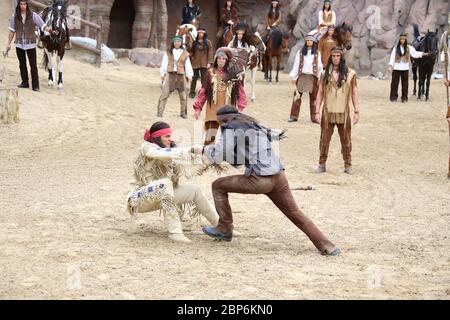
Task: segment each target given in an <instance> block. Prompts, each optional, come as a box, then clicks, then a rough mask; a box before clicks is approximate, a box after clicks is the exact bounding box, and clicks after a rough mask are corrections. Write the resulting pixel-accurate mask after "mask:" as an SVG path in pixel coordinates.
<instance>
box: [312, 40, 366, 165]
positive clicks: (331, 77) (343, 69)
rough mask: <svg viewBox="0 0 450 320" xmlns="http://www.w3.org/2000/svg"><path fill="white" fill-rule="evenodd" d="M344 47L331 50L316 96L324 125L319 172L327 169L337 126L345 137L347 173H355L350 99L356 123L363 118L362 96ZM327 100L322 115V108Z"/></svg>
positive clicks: (344, 152)
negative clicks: (360, 107) (346, 60)
mask: <svg viewBox="0 0 450 320" xmlns="http://www.w3.org/2000/svg"><path fill="white" fill-rule="evenodd" d="M343 54H344V52H343V50H342V49H341V48H338V47H335V48H333V49H332V50H331V57H330V60H329V61H328V65H327V67H326V69H325V71H324V72H323V74H322V76H321V81H320V84H319V91H318V94H317V99H316V112H315V113H316V116H315V121H316V122H317V123H319V124H321V129H322V130H321V134H320V158H319V166H318V168H317V170H316V172H317V173H322V172H325V171H326V162H327V158H328V150H329V148H330V141H331V137H332V135H333V131H334V127H335V126H336V127H337V129H338V133H339V137H340V139H341V148H342V149H341V152H342V156H343V158H344V163H345V166H344V167H345V169H344V172H345V173H347V174H352V156H351V152H352V140H351V128H352V123H351V120H350V99H352V102H353V107H354V116H353V123H354V124H357V123H358V121H359V98H358V92H357V87H356V72H355V71H354V70H352V69H350V68H348V67H347V66H346V62H345V59H344V56H343ZM322 102H323V112H322V116H321V114H320V109H321V106H322Z"/></svg>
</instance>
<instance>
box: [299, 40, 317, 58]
mask: <svg viewBox="0 0 450 320" xmlns="http://www.w3.org/2000/svg"><path fill="white" fill-rule="evenodd" d="M316 50H317V42H314V41H313V45H312V47H311V54H312V55H314V54H315V53H316ZM302 54H303V56H306V55H307V54H308V46H307V45H306V41H305V45H304V46H303V48H302Z"/></svg>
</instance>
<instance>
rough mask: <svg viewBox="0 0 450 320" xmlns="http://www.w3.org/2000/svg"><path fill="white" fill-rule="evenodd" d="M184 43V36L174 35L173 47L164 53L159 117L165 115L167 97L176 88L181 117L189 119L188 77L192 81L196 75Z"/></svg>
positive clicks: (161, 70) (161, 69)
mask: <svg viewBox="0 0 450 320" xmlns="http://www.w3.org/2000/svg"><path fill="white" fill-rule="evenodd" d="M182 43H183V38H182V37H180V36H175V37H173V39H172V47H171V48H170V49H169V50H168V51H167V52H166V53H164V57H163V60H162V63H161V68H160V73H161V82H162V84H163V85H162V93H161V96H160V98H159V102H158V113H157V117H162V116H163V113H164V109H165V107H166V103H167V99H168V98H169V96H170V94H171V93H172V92H174V91H175V90H176V91H178V95H179V96H180V109H181V110H180V117H182V118H183V119H187V94H186V91H187V90H186V86H187V84H186V79H187V80H188V82H190V81H191V80H192V77H193V76H194V71H193V70H192V65H191V61H190V60H189V53H188V52H187V51H186V50H184V49H183V48H182Z"/></svg>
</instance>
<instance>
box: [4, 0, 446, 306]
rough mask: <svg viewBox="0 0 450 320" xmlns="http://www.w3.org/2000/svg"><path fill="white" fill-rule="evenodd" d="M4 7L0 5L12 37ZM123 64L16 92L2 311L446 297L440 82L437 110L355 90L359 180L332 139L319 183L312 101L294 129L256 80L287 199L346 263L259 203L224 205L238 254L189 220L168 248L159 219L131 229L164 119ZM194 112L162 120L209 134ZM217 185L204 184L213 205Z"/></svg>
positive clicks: (80, 67)
mask: <svg viewBox="0 0 450 320" xmlns="http://www.w3.org/2000/svg"><path fill="white" fill-rule="evenodd" d="M8 3H9V2H8ZM8 3H7V4H5V2H4V1H2V4H1V5H0V25H1V26H3V30H6V29H5V26H6V23H7V22H6V21H7V14H8V12H10V11H9V8H8V7H7V6H8ZM6 36H7V35H6V32H2V33H1V35H0V44H1V48H3V47H4V45H5V44H6ZM2 50H3V49H2ZM41 56H42V52H41V51H40V52H39V59H40V58H41ZM0 63H1V64H4V65H5V66H6V70H7V78H6V82H7V83H8V84H10V85H16V84H17V83H19V82H20V76H19V69H18V61H17V59H16V57H15V52H13V51H12V52H11V54H10V57H9V58H7V59H6V60H3V58H1V60H0ZM119 63H120V65H119V66H114V65H105V66H103V67H102V68H101V69H97V68H95V67H93V66H91V65H88V64H85V63H80V62H77V61H74V60H72V59H71V58H70V57H69V58H67V59H66V61H65V65H64V71H65V72H64V78H65V88H64V90H62V91H59V92H58V91H57V90H56V89H49V88H47V86H46V77H47V74H46V72H45V71H44V70H42V69H40V70H39V72H40V80H41V92H40V93H34V92H33V91H31V90H30V89H28V90H21V91H20V93H19V94H20V100H21V122H20V124H12V125H3V124H1V125H0V275H1V279H0V298H1V299H16V298H19V299H22V298H24V299H174V298H179V299H329V298H331V299H334V298H337V299H356V298H363V299H369V298H374V299H433V298H437V299H448V298H449V297H450V255H449V252H450V239H449V223H450V210H449V205H450V183H449V181H448V180H447V161H448V150H449V148H448V144H449V141H448V126H447V124H446V122H445V120H444V114H445V112H446V107H445V91H444V87H443V85H442V81H433V82H432V87H431V101H430V102H417V101H416V99H415V98H413V97H411V100H410V102H409V103H408V104H401V103H390V102H389V101H388V88H389V81H371V80H360V81H359V88H360V100H361V110H362V111H361V123H360V124H359V125H357V126H356V127H355V128H354V130H353V146H354V150H353V158H354V175H353V176H347V175H345V174H344V173H343V163H342V160H341V155H340V143H339V139H338V135H337V133H335V136H334V138H333V141H332V147H331V150H330V157H329V162H328V170H329V171H328V173H326V174H323V175H316V174H314V173H313V168H314V166H315V165H316V163H317V159H318V155H319V153H318V151H319V150H318V144H319V135H320V128H319V126H318V125H314V124H311V123H310V122H308V117H309V112H308V111H307V108H308V107H307V103H305V104H304V109H303V110H302V114H301V121H300V122H299V123H294V124H288V123H287V122H286V120H287V118H288V115H289V109H290V103H291V99H292V92H293V87H292V85H291V83H290V80H289V78H288V76H287V75H286V74H282V75H281V80H280V83H279V84H276V85H275V84H274V85H266V84H264V82H263V80H262V74H261V73H259V74H258V84H257V102H255V103H249V106H248V108H247V112H248V113H249V114H251V115H253V116H255V117H257V118H259V119H261V120H262V121H263V122H264V123H265V124H267V125H269V126H271V127H274V128H284V127H286V128H288V129H289V131H288V136H289V139H287V140H284V141H283V142H282V143H281V145H280V154H281V158H282V160H283V163H284V165H285V166H286V172H287V175H288V177H289V180H290V184H291V187H292V188H295V187H301V186H307V185H314V186H316V190H314V191H293V193H294V196H295V198H296V199H297V201H298V204H299V206H300V207H301V209H302V210H304V212H305V213H306V214H307V215H309V216H310V217H311V218H312V219H313V221H315V222H316V223H317V225H318V226H319V227H320V228H321V229H322V230H323V231H324V232H325V233H326V234H327V235H329V237H330V239H331V240H332V241H333V242H335V243H336V244H337V245H338V246H339V247H340V248H341V249H342V252H343V253H342V255H341V256H339V257H335V258H326V257H323V256H321V255H320V254H318V252H317V251H316V249H315V248H314V246H313V245H312V244H311V243H310V242H309V240H308V239H307V238H306V236H305V235H304V234H303V233H301V232H300V231H299V230H297V229H296V228H295V226H294V225H293V224H291V223H290V222H289V221H288V220H287V219H286V218H285V217H284V216H283V214H282V213H280V212H279V211H278V210H277V209H276V208H275V206H274V205H272V204H271V202H270V201H269V200H268V199H266V198H265V197H264V196H243V195H232V196H231V197H230V198H231V204H232V207H233V209H234V211H235V225H236V228H237V229H238V230H239V231H240V232H241V233H242V236H241V237H239V238H235V239H234V240H233V241H232V242H231V243H223V242H222V243H216V242H214V241H212V240H211V239H210V238H208V237H206V236H205V235H203V234H202V233H201V230H200V228H199V226H197V225H195V224H193V223H189V222H187V223H186V229H187V230H186V235H187V236H188V237H189V238H191V239H192V240H193V243H192V244H191V245H179V244H174V243H171V242H169V241H168V240H167V234H166V231H165V229H164V227H163V223H162V217H160V216H159V215H158V213H154V214H150V215H147V216H144V217H142V218H141V219H139V220H138V221H132V220H131V219H130V218H129V216H128V215H127V214H126V213H125V204H124V200H125V195H126V191H127V189H128V182H129V180H130V172H131V167H132V161H133V158H134V156H135V154H136V151H137V149H138V147H139V145H140V143H141V142H142V135H143V132H144V128H145V127H148V126H149V125H150V124H151V123H153V122H154V121H155V120H156V118H155V113H156V104H157V101H158V97H159V94H160V89H159V74H158V70H157V69H149V68H144V67H139V66H136V65H133V64H131V63H130V62H128V61H126V60H120V61H119ZM191 105H192V100H191V99H190V100H189V119H188V120H183V119H181V118H179V117H178V113H179V104H178V97H177V96H176V95H174V96H172V97H171V99H170V100H169V103H168V105H167V109H166V114H165V120H167V121H168V122H170V123H171V124H172V125H173V127H175V128H183V129H185V130H188V132H190V133H191V134H192V133H193V132H194V127H197V128H198V127H199V126H200V125H201V124H200V122H196V121H195V120H194V119H193V113H192V109H191ZM180 139H181V137H180ZM181 142H182V144H187V142H186V140H184V139H183V141H181ZM183 142H184V143H183ZM236 172H242V171H240V170H237V171H236ZM233 173H234V171H233ZM215 178H216V176H214V175H206V176H203V177H200V178H196V179H195V180H194V182H195V183H197V184H200V185H201V186H202V189H203V190H204V191H205V192H206V193H207V195H208V197H209V198H210V199H212V198H211V190H210V185H211V182H212V181H213V180H214V179H215Z"/></svg>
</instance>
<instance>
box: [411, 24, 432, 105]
mask: <svg viewBox="0 0 450 320" xmlns="http://www.w3.org/2000/svg"><path fill="white" fill-rule="evenodd" d="M413 27H414V37H415V38H416V39H415V41H414V43H413V46H414V49H416V50H417V51H421V52H426V53H428V54H429V55H428V56H426V57H423V58H420V59H411V60H412V73H413V80H414V90H413V95H414V96H415V95H416V91H417V99H418V100H421V99H422V96H423V95H425V100H426V101H428V99H429V98H430V83H431V76H432V75H433V70H434V64H435V63H436V59H437V56H438V36H437V33H438V30H437V29H436V32H430V31H429V30H428V32H427V34H426V35H425V37H423V38H422V39H419V38H420V32H419V26H418V25H417V24H414V25H413ZM417 70H418V71H419V78H418V79H419V88H418V90H417V86H416V83H417ZM425 85H426V89H425Z"/></svg>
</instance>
